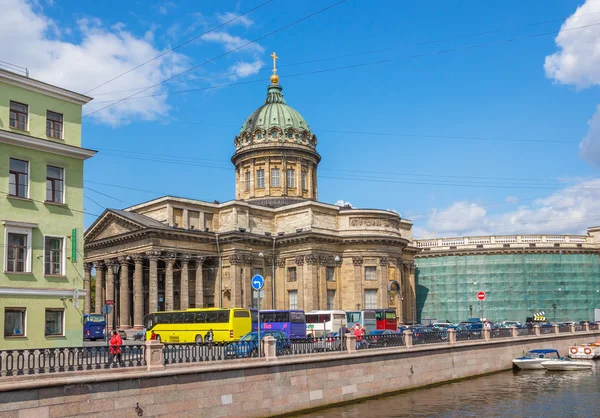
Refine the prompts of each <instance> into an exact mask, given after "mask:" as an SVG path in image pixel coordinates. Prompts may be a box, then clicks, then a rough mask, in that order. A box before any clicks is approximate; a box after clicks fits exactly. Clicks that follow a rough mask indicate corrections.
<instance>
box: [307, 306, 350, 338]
mask: <svg viewBox="0 0 600 418" xmlns="http://www.w3.org/2000/svg"><path fill="white" fill-rule="evenodd" d="M342 326H346V312H344V311H310V312H307V313H306V334H307V335H308V334H312V335H313V337H321V336H323V335H325V334H328V333H330V332H338V331H339V330H340V328H341V327H342Z"/></svg>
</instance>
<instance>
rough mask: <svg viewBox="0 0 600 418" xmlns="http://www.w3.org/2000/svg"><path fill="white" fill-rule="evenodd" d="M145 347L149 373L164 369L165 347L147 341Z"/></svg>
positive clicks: (155, 342)
mask: <svg viewBox="0 0 600 418" xmlns="http://www.w3.org/2000/svg"><path fill="white" fill-rule="evenodd" d="M155 262H156V261H155ZM145 345H146V350H145V351H146V352H145V356H146V368H147V369H148V371H153V370H162V369H164V368H165V364H164V357H163V356H164V355H163V348H164V345H163V344H162V343H161V342H160V341H156V340H147V341H146V343H145Z"/></svg>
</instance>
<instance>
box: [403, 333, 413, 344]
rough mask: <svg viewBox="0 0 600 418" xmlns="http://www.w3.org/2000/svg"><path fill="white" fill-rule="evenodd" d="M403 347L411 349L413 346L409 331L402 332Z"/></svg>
mask: <svg viewBox="0 0 600 418" xmlns="http://www.w3.org/2000/svg"><path fill="white" fill-rule="evenodd" d="M404 345H406V346H407V347H412V345H413V335H412V331H411V330H409V329H406V330H404Z"/></svg>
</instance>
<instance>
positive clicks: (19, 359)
mask: <svg viewBox="0 0 600 418" xmlns="http://www.w3.org/2000/svg"><path fill="white" fill-rule="evenodd" d="M144 354H145V346H144V345H124V346H122V347H121V348H120V353H118V354H116V355H115V354H112V353H111V351H110V349H109V347H105V346H102V347H67V348H39V349H23V350H2V351H0V376H23V375H36V374H46V373H63V372H73V371H81V370H97V369H108V368H111V367H137V366H145V365H146V358H145V355H144Z"/></svg>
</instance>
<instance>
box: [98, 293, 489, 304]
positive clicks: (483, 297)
mask: <svg viewBox="0 0 600 418" xmlns="http://www.w3.org/2000/svg"><path fill="white" fill-rule="evenodd" d="M477 299H479V300H484V299H485V292H478V293H477ZM107 303H108V302H107Z"/></svg>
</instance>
